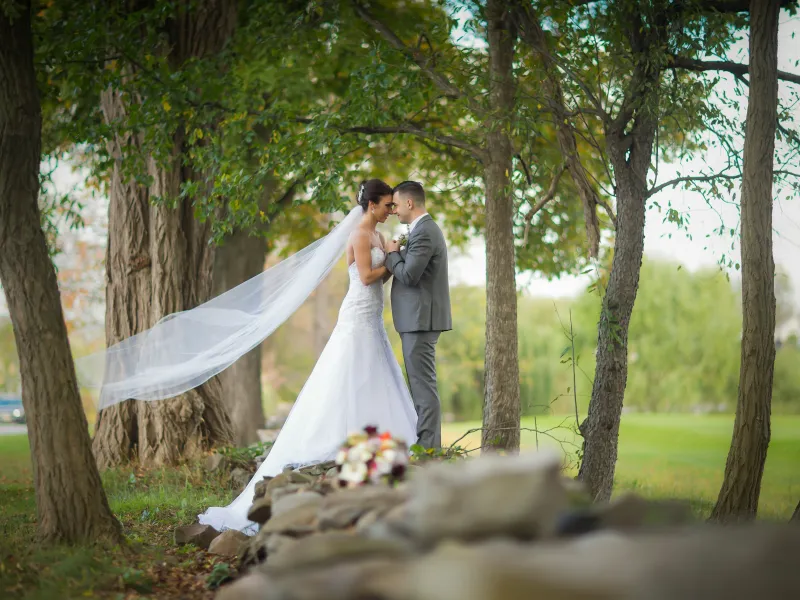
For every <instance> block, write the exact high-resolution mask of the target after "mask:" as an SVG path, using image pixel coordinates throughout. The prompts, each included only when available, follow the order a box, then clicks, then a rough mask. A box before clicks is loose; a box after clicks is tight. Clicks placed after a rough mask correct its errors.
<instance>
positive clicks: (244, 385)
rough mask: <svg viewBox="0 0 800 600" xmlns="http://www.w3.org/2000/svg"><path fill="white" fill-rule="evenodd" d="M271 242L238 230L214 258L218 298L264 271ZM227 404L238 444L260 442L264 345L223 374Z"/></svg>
mask: <svg viewBox="0 0 800 600" xmlns="http://www.w3.org/2000/svg"><path fill="white" fill-rule="evenodd" d="M266 259H267V242H266V240H265V239H264V238H262V237H260V236H256V235H248V234H247V233H245V232H242V231H239V230H237V231H235V232H234V233H233V234H232V235H230V236H228V237H227V238H226V240H225V243H224V244H223V245H221V246H220V247H219V248H217V250H216V253H215V257H214V293H213V295H214V296H218V295H219V294H222V293H224V292H226V291H228V290H230V289H232V288H234V287H236V286H237V285H239V284H240V283H242V282H244V281H247V280H248V279H251V278H252V277H255V276H256V275H258V274H259V273H261V272H262V271H263V270H264V263H265V262H266ZM219 379H220V381H221V382H222V388H223V393H224V396H225V405H226V406H227V408H228V414H229V415H230V417H231V422H232V424H233V432H234V442H235V443H236V445H237V446H248V445H250V444H254V443H256V442H258V429H259V428H263V427H264V409H263V406H262V402H261V346H260V345H259V346H256V347H255V348H253V350H251V351H250V352H248V353H247V354H245V355H244V356H242V357H241V358H240V359H239V360H237V361H236V362H235V363H233V364H232V365H231V366H230V367H228V368H227V369H225V370H224V371H223V372H222V373H220V374H219Z"/></svg>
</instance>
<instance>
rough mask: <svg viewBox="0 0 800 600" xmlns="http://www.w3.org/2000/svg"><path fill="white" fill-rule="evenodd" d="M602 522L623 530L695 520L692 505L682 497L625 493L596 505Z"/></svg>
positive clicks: (599, 521)
mask: <svg viewBox="0 0 800 600" xmlns="http://www.w3.org/2000/svg"><path fill="white" fill-rule="evenodd" d="M595 513H596V515H597V519H598V526H599V527H601V528H606V529H616V530H619V531H635V530H639V529H643V528H654V527H669V526H681V525H686V524H689V523H691V522H692V521H693V520H694V517H693V514H692V507H691V505H690V504H689V503H688V502H684V501H681V500H646V499H644V498H642V497H641V496H637V495H636V494H624V495H622V496H620V497H619V498H617V499H615V500H614V501H612V502H611V503H610V504H606V505H604V506H601V507H599V508H597V509H596V511H595Z"/></svg>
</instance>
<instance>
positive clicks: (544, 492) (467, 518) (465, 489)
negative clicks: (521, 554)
mask: <svg viewBox="0 0 800 600" xmlns="http://www.w3.org/2000/svg"><path fill="white" fill-rule="evenodd" d="M409 485H410V490H411V491H410V494H411V498H410V500H409V502H408V522H409V524H411V525H412V526H413V532H414V536H415V537H416V538H417V539H418V540H419V541H420V542H421V543H422V544H423V545H432V544H436V543H438V542H439V541H441V540H444V539H461V540H476V539H482V538H490V537H499V536H507V537H511V538H519V539H536V538H547V537H552V536H554V535H555V533H556V532H557V528H558V518H559V516H560V515H561V514H563V513H564V512H566V510H567V508H568V497H567V491H566V487H565V485H564V482H563V478H562V476H561V462H560V459H559V457H558V456H557V455H556V454H555V453H545V452H539V453H535V454H520V455H518V456H499V455H485V456H481V457H480V458H476V459H473V460H469V461H463V462H460V463H455V464H448V463H440V464H433V465H431V466H428V467H426V468H425V469H423V470H422V471H420V472H419V473H417V474H416V475H415V477H414V478H413V480H412V481H411V482H409Z"/></svg>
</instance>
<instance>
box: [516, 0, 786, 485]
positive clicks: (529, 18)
mask: <svg viewBox="0 0 800 600" xmlns="http://www.w3.org/2000/svg"><path fill="white" fill-rule="evenodd" d="M541 4H546V5H547V8H548V16H549V17H550V19H551V20H552V23H551V24H550V31H551V33H550V35H549V36H545V41H546V42H547V46H545V44H544V43H543V41H542V36H541V35H538V36H537V35H535V34H536V29H537V27H538V29H542V27H541V22H540V23H539V25H538V26H537V24H536V23H537V19H539V17H537V16H536V15H537V11H536V10H533V9H531V8H530V7H529V6H528V5H527V4H526V10H524V11H523V10H518V11H517V14H518V15H520V17H519V18H520V20H521V23H522V29H523V38H524V39H525V40H526V43H527V44H528V45H529V46H530V47H531V50H532V51H533V52H534V53H535V54H537V55H539V56H546V55H547V54H549V55H550V56H551V57H553V59H552V60H548V61H545V67H546V68H547V69H549V70H550V71H551V72H554V75H552V77H553V78H558V79H559V80H560V82H561V84H562V85H563V86H564V87H565V89H566V90H567V92H568V93H567V92H565V93H564V97H565V98H567V99H568V100H569V103H568V105H567V106H566V107H564V108H563V109H562V108H561V107H560V106H558V102H559V98H558V95H557V94H555V95H554V94H551V98H550V100H551V101H554V102H555V103H556V106H557V108H558V109H559V110H560V111H562V114H563V115H566V116H565V119H566V120H567V121H568V122H569V124H570V126H571V127H572V128H573V129H574V130H575V131H576V132H577V134H578V135H579V137H581V138H583V139H589V140H591V142H592V146H593V147H594V149H595V150H596V151H597V152H598V153H599V154H600V156H602V157H603V159H604V160H605V162H606V165H607V168H606V176H605V177H607V179H608V180H609V181H608V187H609V188H611V189H613V193H614V196H615V198H616V208H617V214H616V216H615V221H614V222H615V232H614V251H613V257H612V264H611V269H610V272H609V273H608V277H607V283H606V284H605V285H604V286H602V290H601V292H602V294H603V305H602V310H601V315H600V320H599V323H598V337H597V340H598V342H597V367H596V372H595V379H594V384H593V389H592V400H591V402H590V406H589V412H588V416H587V418H586V420H585V421H584V422H583V423H582V425H581V433H582V435H583V436H584V456H583V462H582V464H581V469H580V474H579V476H580V478H581V479H582V480H583V481H585V482H586V484H587V485H588V487H589V490H590V492H591V494H592V495H593V497H595V498H596V499H598V500H605V499H608V498H609V497H610V495H611V490H612V486H613V479H614V467H615V463H616V457H617V441H618V435H619V420H620V415H621V413H622V404H623V399H624V394H625V386H626V381H627V369H628V340H627V338H628V327H629V324H630V319H631V314H632V311H633V306H634V302H635V300H636V293H637V288H638V280H639V270H640V267H641V263H642V252H643V249H644V223H645V220H644V219H645V211H646V207H647V204H648V202H649V203H650V204H651V205H653V206H660V205H659V204H658V202H657V201H656V200H655V199H653V196H655V194H657V193H658V192H659V191H661V190H664V189H667V188H670V187H675V186H677V185H684V186H689V187H691V189H694V190H698V191H702V192H703V193H704V194H705V195H706V197H707V198H710V197H719V196H720V191H721V190H723V189H726V188H727V189H731V188H732V186H733V184H732V181H733V180H735V179H737V178H738V177H740V164H741V160H740V152H739V151H738V150H737V148H736V144H735V141H736V140H735V132H736V131H737V130H738V128H737V126H736V123H735V119H733V118H731V117H730V115H729V114H726V112H725V109H726V108H729V107H730V106H734V107H735V106H736V101H735V100H729V99H726V98H721V99H720V98H717V99H716V102H715V103H710V102H708V101H707V100H708V98H709V96H710V95H711V92H712V89H713V86H714V84H715V83H716V80H714V79H705V78H702V77H698V76H692V75H691V73H697V72H700V73H703V72H706V71H711V70H719V71H727V72H729V73H732V74H733V75H734V76H737V77H739V78H741V76H742V75H741V74H742V73H743V72H745V73H746V72H747V69H748V67H747V65H740V64H737V63H733V62H730V61H703V60H700V59H699V58H697V57H699V56H703V55H705V54H709V53H711V54H723V53H724V52H725V50H726V49H727V48H728V47H729V46H730V44H731V42H732V39H733V36H732V35H731V34H732V32H733V31H734V30H735V28H737V27H740V26H741V25H742V24H743V18H742V17H741V15H740V14H739V12H740V11H741V5H740V3H736V2H714V1H712V0H708V1H703V2H695V3H672V2H666V1H661V0H654V1H652V2H648V3H640V2H632V1H629V0H619V1H615V2H600V1H598V2H580V3H577V4H575V5H574V6H565V5H564V4H563V3H560V4H557V3H552V4H551V3H541ZM536 6H539V5H536ZM539 8H541V6H539ZM556 69H557V71H556ZM668 75H672V78H671V80H670V78H669V77H668ZM781 76H782V77H785V78H787V79H788V80H790V81H793V80H794V79H796V76H793V75H791V74H786V73H782V74H781ZM594 81H598V82H599V85H598V84H595V83H593V82H594ZM549 87H550V88H552V87H553V86H552V84H551V85H550V86H549ZM593 122H594V123H597V124H598V126H599V129H600V131H601V135H599V136H594V135H592V134H590V133H589V132H587V123H593ZM703 130H708V131H710V133H711V142H710V145H711V146H712V147H717V148H721V149H722V150H723V151H725V152H726V154H727V157H728V161H729V166H728V168H726V169H724V170H723V171H722V172H720V173H713V172H712V173H708V174H706V173H702V174H694V175H689V176H679V177H677V178H676V179H673V180H670V181H666V182H659V181H658V165H659V160H660V159H662V158H663V159H664V160H669V159H678V160H680V159H683V158H686V157H691V156H693V155H694V153H695V152H699V151H705V150H707V149H708V143H707V142H706V141H705V140H702V138H700V140H698V139H697V137H700V136H697V137H693V136H691V134H695V136H696V135H697V134H696V132H702V131H703ZM785 131H786V133H787V138H790V139H792V140H797V139H798V138H797V135H796V132H793V131H791V130H789V129H788V128H785ZM561 148H562V152H564V151H565V150H566V151H567V152H566V154H565V157H567V156H569V147H568V145H564V144H562V145H561ZM679 175H680V174H679ZM701 186H706V187H701ZM666 214H667V218H668V219H669V220H670V221H673V222H675V223H677V224H679V225H680V224H681V222H682V218H681V216H680V214H679V213H678V212H677V211H676V210H674V209H672V208H671V207H670V206H669V204H668V206H667V211H666ZM730 266H733V263H732V262H731V264H730Z"/></svg>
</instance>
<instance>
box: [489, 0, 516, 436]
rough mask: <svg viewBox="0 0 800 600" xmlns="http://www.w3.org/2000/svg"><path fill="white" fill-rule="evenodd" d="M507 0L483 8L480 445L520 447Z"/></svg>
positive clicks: (510, 32) (511, 34) (512, 35)
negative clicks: (485, 111)
mask: <svg viewBox="0 0 800 600" xmlns="http://www.w3.org/2000/svg"><path fill="white" fill-rule="evenodd" d="M505 4H506V3H505V2H502V1H501V0H489V1H488V2H487V5H486V17H487V23H488V40H489V103H490V114H491V117H490V118H489V119H488V121H487V131H488V133H487V136H486V148H485V158H484V161H485V162H484V179H485V185H486V363H485V373H486V379H485V391H484V412H483V432H482V442H481V445H482V446H483V447H484V448H486V449H490V448H496V449H503V450H518V449H519V434H520V413H521V410H520V388H519V360H518V356H517V355H518V342H517V293H516V279H515V274H516V273H515V253H514V232H513V225H512V218H513V210H514V202H513V197H512V195H511V189H510V182H509V174H510V173H511V169H512V156H513V151H512V146H511V140H510V137H509V135H510V134H509V118H510V115H511V113H512V111H513V108H514V93H515V86H514V79H513V77H514V75H513V59H514V41H515V38H516V33H515V31H514V27H513V25H512V22H511V17H510V14H509V11H508V9H507V7H506V6H505Z"/></svg>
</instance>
